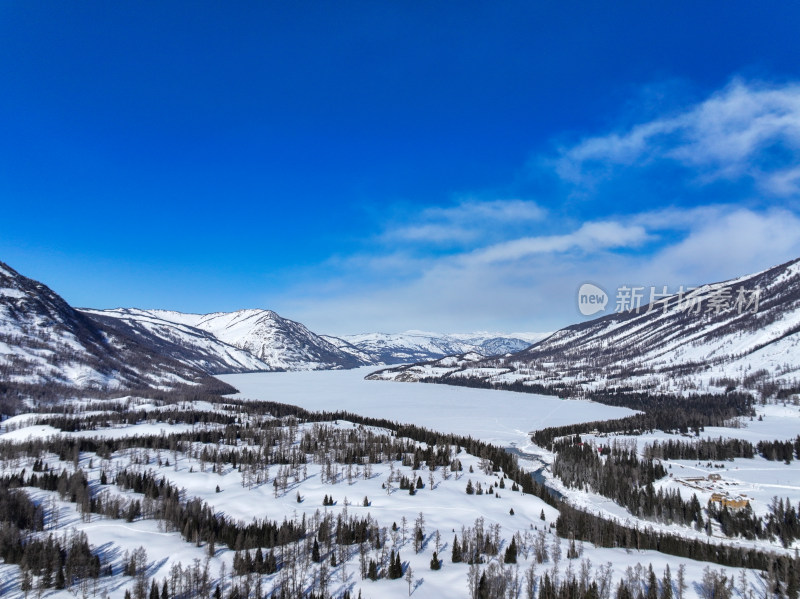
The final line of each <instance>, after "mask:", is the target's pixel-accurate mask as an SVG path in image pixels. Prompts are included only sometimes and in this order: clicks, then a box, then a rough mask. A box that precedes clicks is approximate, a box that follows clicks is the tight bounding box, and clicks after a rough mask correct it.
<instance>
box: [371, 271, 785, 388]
mask: <svg viewBox="0 0 800 599" xmlns="http://www.w3.org/2000/svg"><path fill="white" fill-rule="evenodd" d="M755 289H760V295H759V301H758V307H757V310H755V311H754V307H755V306H754V305H750V306H746V305H745V304H746V302H747V301H748V300H753V299H754V298H753V297H752V295H751V294H749V292H750V291H753V290H755ZM741 290H744V291H745V292H748V293H746V294H745V295H744V299H745V302H744V303H743V304H742V306H741V308H742V309H741V310H740V309H739V307H738V306H737V305H736V300H737V298H738V297H739V293H740V291H741ZM720 298H722V299H725V300H726V301H725V302H722V303H720V304H719V305H720V307H721V309H719V310H717V309H716V307H715V306H716V304H717V303H718V302H719V300H720ZM724 304H727V307H724ZM665 305H666V309H665ZM698 306H699V308H698ZM693 307H694V308H697V311H696V312H695V311H692V310H691V309H689V310H687V309H686V308H693ZM649 308H650V307H649V306H647V307H644V308H642V309H641V310H639V312H638V313H636V312H625V313H620V314H610V315H608V316H604V317H602V318H598V319H596V320H592V321H589V322H583V323H579V324H575V325H572V326H569V327H566V328H564V329H561V330H559V331H557V332H555V333H554V334H553V335H551V336H549V337H548V338H547V339H544V340H542V341H540V342H538V343H536V344H534V345H533V346H531V347H530V348H528V349H525V350H523V351H521V352H518V353H516V354H514V355H512V356H509V357H507V358H498V359H492V360H487V359H477V360H467V361H464V360H462V361H460V363H458V364H457V365H453V364H451V363H448V362H446V361H439V362H432V363H428V364H418V365H414V366H411V367H407V368H399V369H393V370H387V371H382V372H380V373H376V374H375V375H374V378H386V379H395V380H421V379H425V378H434V379H437V380H439V381H442V382H446V381H447V379H452V378H453V377H455V378H461V379H463V378H471V377H474V378H476V379H480V380H481V381H483V382H488V383H504V384H513V383H521V384H523V385H528V386H536V388H545V389H550V390H552V391H553V392H563V393H567V394H577V395H580V394H581V393H584V392H586V391H603V390H608V389H617V388H629V389H632V390H649V391H652V392H662V393H687V392H690V391H694V390H705V391H712V392H713V391H716V392H723V391H725V390H727V389H731V388H737V387H738V388H743V389H754V390H757V391H760V392H762V393H764V394H771V393H774V392H775V391H776V390H777V389H779V388H783V389H792V388H794V387H796V386H797V382H796V381H797V375H798V374H800V351H799V350H800V260H795V261H792V262H789V263H786V264H783V265H780V266H776V267H773V268H770V269H768V270H765V271H763V272H760V273H756V274H753V275H748V276H744V277H740V278H738V279H733V280H730V281H724V282H721V283H714V284H709V285H703V286H702V287H699V288H697V289H695V290H693V291H691V292H689V293H686V294H684V295H683V296H680V297H679V296H677V295H676V296H671V297H670V298H669V299H667V300H666V301H664V302H662V303H659V304H658V305H654V306H653V309H649ZM682 308H683V309H682Z"/></svg>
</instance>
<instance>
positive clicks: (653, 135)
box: [552, 80, 800, 197]
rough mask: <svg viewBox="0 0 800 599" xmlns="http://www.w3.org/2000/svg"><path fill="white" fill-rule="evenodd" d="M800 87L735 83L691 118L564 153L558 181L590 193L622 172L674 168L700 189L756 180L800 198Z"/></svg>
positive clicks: (689, 113)
mask: <svg viewBox="0 0 800 599" xmlns="http://www.w3.org/2000/svg"><path fill="white" fill-rule="evenodd" d="M799 157H800V85H797V84H787V85H782V86H769V85H761V84H755V83H746V82H744V81H741V80H735V81H733V82H732V83H731V84H729V85H728V86H726V87H725V88H724V89H722V90H721V91H719V92H718V93H715V94H713V95H712V96H711V97H709V98H708V99H706V100H705V101H703V102H701V103H699V104H697V105H694V106H690V107H688V108H687V109H685V110H684V111H682V112H680V113H678V114H676V115H671V116H669V117H661V118H656V119H653V120H651V121H649V122H645V123H640V124H638V125H635V126H633V127H630V128H628V129H626V130H622V131H614V132H610V133H607V134H604V135H600V136H594V137H589V138H586V139H584V140H582V141H581V142H579V143H577V144H576V145H574V146H570V147H563V148H561V150H560V152H559V155H558V156H557V157H556V158H555V159H554V160H553V161H552V163H553V164H554V166H555V169H556V172H557V173H558V175H559V176H560V177H561V178H562V179H564V180H566V181H569V182H571V183H573V184H577V185H586V184H592V183H595V182H597V181H598V180H602V179H606V178H609V177H611V176H613V175H616V174H617V173H618V171H619V169H621V168H631V167H637V168H646V167H649V166H653V165H656V164H658V163H662V162H671V163H674V164H678V165H681V166H683V167H686V168H688V169H690V171H691V174H692V176H693V177H695V179H696V180H697V181H699V182H700V183H707V182H712V181H715V180H720V179H725V180H731V181H735V180H740V179H742V178H750V179H751V180H752V181H754V182H755V183H756V185H757V186H758V188H759V189H760V190H761V191H763V192H765V193H770V194H774V195H776V196H782V197H785V196H790V195H795V194H797V193H798V192H800V172H798V168H797V167H796V163H797V160H798V158H799Z"/></svg>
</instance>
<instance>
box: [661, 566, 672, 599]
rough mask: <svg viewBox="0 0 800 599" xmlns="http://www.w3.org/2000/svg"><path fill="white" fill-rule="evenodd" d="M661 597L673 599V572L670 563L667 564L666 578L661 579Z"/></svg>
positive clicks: (662, 598)
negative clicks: (670, 569)
mask: <svg viewBox="0 0 800 599" xmlns="http://www.w3.org/2000/svg"><path fill="white" fill-rule="evenodd" d="M661 599H672V574H671V573H670V571H669V564H667V568H666V569H665V570H664V578H663V579H662V580H661Z"/></svg>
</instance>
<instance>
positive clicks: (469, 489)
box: [467, 479, 475, 495]
mask: <svg viewBox="0 0 800 599" xmlns="http://www.w3.org/2000/svg"><path fill="white" fill-rule="evenodd" d="M473 493H475V487H473V486H472V479H469V480H468V481H467V495H472V494H473Z"/></svg>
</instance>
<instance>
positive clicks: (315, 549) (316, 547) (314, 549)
mask: <svg viewBox="0 0 800 599" xmlns="http://www.w3.org/2000/svg"><path fill="white" fill-rule="evenodd" d="M320 559H321V558H320V556H319V543H318V542H317V539H314V547H312V549H311V561H313V562H315V563H317V564H318V563H319V562H320Z"/></svg>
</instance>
